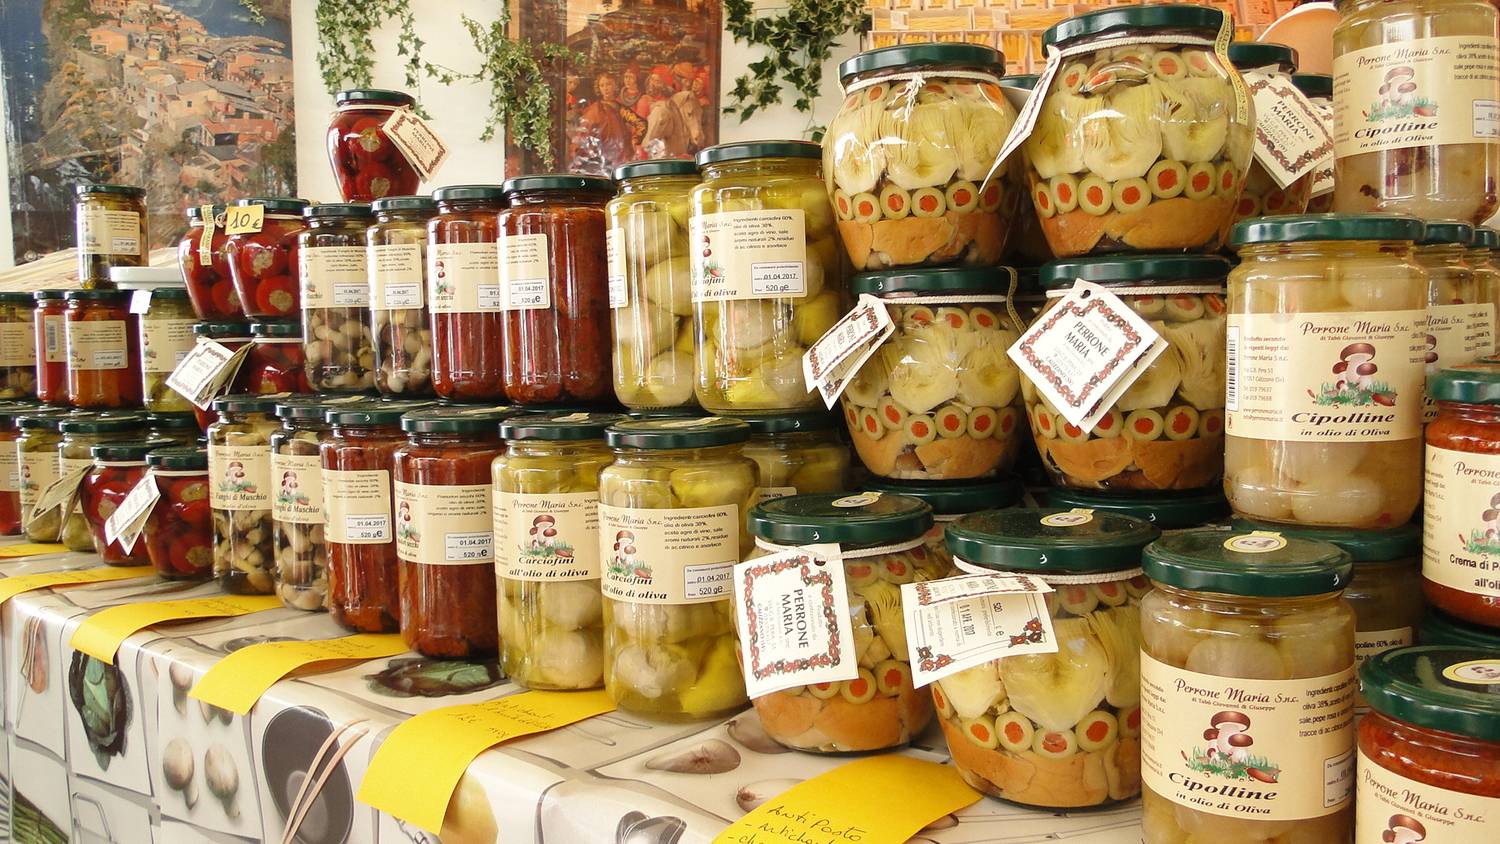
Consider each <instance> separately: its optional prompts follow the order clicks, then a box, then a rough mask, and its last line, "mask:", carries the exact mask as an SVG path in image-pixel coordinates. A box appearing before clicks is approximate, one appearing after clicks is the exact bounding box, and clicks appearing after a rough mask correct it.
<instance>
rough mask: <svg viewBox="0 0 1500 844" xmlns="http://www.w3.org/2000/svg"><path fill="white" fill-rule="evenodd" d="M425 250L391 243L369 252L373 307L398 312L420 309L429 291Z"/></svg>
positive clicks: (367, 259)
mask: <svg viewBox="0 0 1500 844" xmlns="http://www.w3.org/2000/svg"><path fill="white" fill-rule="evenodd" d="M422 264H423V261H422V246H421V245H420V244H417V243H388V244H385V245H382V246H371V247H368V248H367V249H366V250H365V272H366V273H367V274H368V275H369V277H370V307H372V308H375V309H376V310H384V311H396V310H402V309H405V308H420V307H422V302H423V299H424V295H423V294H424V293H425V291H424V290H423V289H422V288H424V287H426V281H425V276H424V275H423V273H422Z"/></svg>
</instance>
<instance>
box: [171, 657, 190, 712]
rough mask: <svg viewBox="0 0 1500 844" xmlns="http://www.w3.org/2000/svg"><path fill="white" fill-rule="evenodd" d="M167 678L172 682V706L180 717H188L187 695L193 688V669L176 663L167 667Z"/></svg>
mask: <svg viewBox="0 0 1500 844" xmlns="http://www.w3.org/2000/svg"><path fill="white" fill-rule="evenodd" d="M167 677H168V678H169V679H170V680H171V681H172V706H173V707H174V708H175V709H176V710H177V714H178V715H186V714H187V700H188V697H187V693H188V689H190V688H192V687H193V669H191V668H188V667H187V666H186V665H183V664H182V663H180V662H174V663H172V664H171V665H169V666H168V667H167Z"/></svg>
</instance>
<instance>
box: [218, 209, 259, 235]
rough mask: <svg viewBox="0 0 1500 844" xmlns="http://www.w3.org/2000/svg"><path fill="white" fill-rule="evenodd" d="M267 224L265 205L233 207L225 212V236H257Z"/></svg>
mask: <svg viewBox="0 0 1500 844" xmlns="http://www.w3.org/2000/svg"><path fill="white" fill-rule="evenodd" d="M265 224H266V206H264V205H231V206H229V208H227V209H225V211H224V233H225V234H231V235H232V234H256V233H258V232H259V231H260V230H261V227H262V226H264V225H265Z"/></svg>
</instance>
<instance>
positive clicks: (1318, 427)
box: [1224, 310, 1427, 442]
mask: <svg viewBox="0 0 1500 844" xmlns="http://www.w3.org/2000/svg"><path fill="white" fill-rule="evenodd" d="M1426 321H1427V312H1426V311H1425V310H1410V311H1379V312H1376V313H1370V314H1360V313H1302V314H1292V315H1290V316H1276V315H1271V314H1231V315H1230V317H1229V322H1228V326H1227V328H1226V334H1227V341H1228V356H1227V360H1226V362H1225V364H1226V365H1225V369H1226V384H1227V390H1226V400H1225V408H1224V409H1225V418H1224V429H1225V431H1226V432H1227V433H1229V434H1232V435H1234V436H1238V437H1250V438H1253V439H1258V440H1283V441H1286V440H1290V441H1294V442H1388V441H1393V440H1409V439H1413V438H1415V437H1419V436H1421V435H1422V401H1423V398H1424V397H1423V392H1422V385H1423V381H1424V377H1425V376H1424V372H1423V363H1424V358H1425V357H1426V343H1425V341H1424V337H1425V336H1426V333H1427V332H1426V331H1425V330H1424V329H1425V326H1426Z"/></svg>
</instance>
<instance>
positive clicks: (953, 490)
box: [861, 475, 1026, 516]
mask: <svg viewBox="0 0 1500 844" xmlns="http://www.w3.org/2000/svg"><path fill="white" fill-rule="evenodd" d="M861 488H862V489H865V490H869V491H870V492H879V493H884V494H888V495H907V496H910V497H912V498H915V499H917V500H918V501H925V502H927V505H928V506H929V507H931V508H932V512H934V513H936V514H937V515H939V516H966V515H968V514H970V513H977V512H979V511H980V510H998V509H1001V508H1003V507H1014V506H1016V504H1018V503H1020V501H1021V496H1022V495H1023V494H1024V493H1025V492H1026V489H1025V487H1024V486H1023V485H1022V484H1021V479H1020V478H1018V477H1016V476H1014V475H1000V476H998V477H994V478H989V479H987V480H984V481H980V482H978V483H975V482H972V481H893V480H890V479H889V478H874V479H871V480H868V481H865V483H864V484H863V486H862V487H861Z"/></svg>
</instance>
